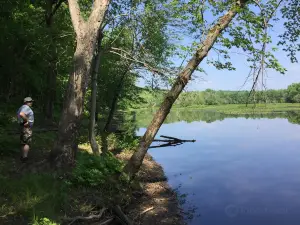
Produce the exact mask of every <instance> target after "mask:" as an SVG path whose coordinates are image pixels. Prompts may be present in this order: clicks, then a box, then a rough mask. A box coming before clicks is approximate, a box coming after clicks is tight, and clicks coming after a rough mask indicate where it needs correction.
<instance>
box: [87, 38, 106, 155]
mask: <svg viewBox="0 0 300 225" xmlns="http://www.w3.org/2000/svg"><path fill="white" fill-rule="evenodd" d="M102 38H103V35H102V34H101V32H100V33H99V37H98V51H97V55H96V57H95V62H94V71H93V74H92V96H91V111H90V124H89V125H90V126H89V141H90V144H91V147H92V151H93V153H94V154H95V155H100V152H99V147H98V143H97V141H96V138H95V124H96V116H98V115H96V107H97V77H98V73H99V67H100V58H101V54H100V51H101V42H102Z"/></svg>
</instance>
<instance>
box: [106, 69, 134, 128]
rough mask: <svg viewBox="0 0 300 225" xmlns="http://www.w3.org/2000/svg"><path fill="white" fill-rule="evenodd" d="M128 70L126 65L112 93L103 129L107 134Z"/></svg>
mask: <svg viewBox="0 0 300 225" xmlns="http://www.w3.org/2000/svg"><path fill="white" fill-rule="evenodd" d="M129 70H130V65H128V66H127V68H126V70H125V71H124V72H123V74H122V76H121V79H120V81H119V84H118V86H117V88H116V91H115V93H114V97H113V100H112V103H111V107H110V111H109V115H108V119H107V121H106V124H105V127H104V131H105V132H109V129H110V127H111V123H112V120H113V117H114V114H115V111H116V108H117V102H118V99H119V96H120V93H121V91H122V87H123V83H124V80H125V77H126V74H127V73H128V71H129Z"/></svg>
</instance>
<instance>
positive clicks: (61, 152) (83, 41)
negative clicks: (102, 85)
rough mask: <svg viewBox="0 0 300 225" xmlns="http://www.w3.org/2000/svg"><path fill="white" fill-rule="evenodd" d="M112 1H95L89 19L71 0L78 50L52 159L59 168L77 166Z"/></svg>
mask: <svg viewBox="0 0 300 225" xmlns="http://www.w3.org/2000/svg"><path fill="white" fill-rule="evenodd" d="M109 2H110V0H95V1H94V4H93V5H94V7H93V10H92V12H91V15H90V17H89V19H88V21H86V22H85V21H84V20H83V19H82V17H81V15H80V9H79V5H78V2H77V1H76V0H68V7H69V11H70V14H71V19H72V23H73V27H74V30H75V32H76V42H77V46H76V51H75V54H74V57H73V63H72V65H73V66H72V69H71V72H70V76H69V80H68V86H67V89H66V93H65V97H64V105H63V112H62V115H61V119H60V123H59V127H58V137H57V140H56V141H55V143H54V147H53V149H52V151H51V154H50V161H51V162H55V165H56V166H57V167H69V166H73V165H74V160H75V155H76V152H77V137H78V132H79V127H80V123H81V117H82V112H83V105H84V97H85V93H86V89H87V84H88V79H89V76H90V74H91V67H92V61H93V55H94V52H95V49H96V45H97V37H98V33H99V31H100V28H101V25H102V22H103V19H104V16H105V13H106V10H107V8H108V4H109Z"/></svg>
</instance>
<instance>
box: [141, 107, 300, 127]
mask: <svg viewBox="0 0 300 225" xmlns="http://www.w3.org/2000/svg"><path fill="white" fill-rule="evenodd" d="M154 113H155V111H151V110H141V111H139V112H138V113H137V123H138V125H139V126H140V127H146V126H147V125H148V124H149V123H150V120H151V117H152V116H153V114H154ZM238 117H245V118H270V119H272V118H287V119H288V121H289V122H291V123H295V124H300V104H268V105H265V104H257V105H248V107H246V105H219V106H206V107H194V108H193V107H189V108H184V109H183V108H177V109H176V108H175V109H174V110H172V111H171V112H170V113H169V115H168V117H167V119H166V120H165V122H164V123H165V124H168V123H175V122H178V121H185V122H187V123H192V122H194V121H203V122H206V123H212V122H215V121H222V120H224V119H225V118H238Z"/></svg>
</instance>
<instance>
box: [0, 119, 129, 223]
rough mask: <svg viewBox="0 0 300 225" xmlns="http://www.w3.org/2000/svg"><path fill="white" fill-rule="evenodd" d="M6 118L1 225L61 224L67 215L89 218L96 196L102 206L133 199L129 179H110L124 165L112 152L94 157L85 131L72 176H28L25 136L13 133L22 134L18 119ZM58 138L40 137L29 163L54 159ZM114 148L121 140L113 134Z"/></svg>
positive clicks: (0, 137)
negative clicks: (24, 168)
mask: <svg viewBox="0 0 300 225" xmlns="http://www.w3.org/2000/svg"><path fill="white" fill-rule="evenodd" d="M0 117H1V118H0V122H2V123H1V124H0V184H1V185H0V224H33V225H58V224H60V221H61V218H62V217H63V216H64V215H71V216H72V215H87V214H88V213H89V212H90V211H91V209H92V208H95V204H96V203H95V197H94V196H97V198H98V199H100V202H99V201H97V205H98V207H99V205H101V204H102V205H109V204H111V202H114V201H118V203H119V204H120V205H121V204H122V203H124V202H125V201H128V196H129V195H128V193H127V192H126V191H127V190H126V188H125V185H126V181H124V182H123V183H122V182H121V183H120V182H119V183H117V184H116V183H113V182H112V181H111V180H110V178H111V177H112V176H113V175H114V174H115V173H117V172H119V171H121V169H122V167H123V164H122V162H121V161H120V160H118V159H116V158H115V157H114V156H113V155H112V154H108V155H107V156H103V157H95V156H94V155H92V154H91V152H92V151H91V149H90V146H89V144H88V143H87V137H86V134H87V132H86V130H85V129H86V128H85V127H83V130H82V132H81V133H82V135H83V136H82V137H80V138H79V140H80V145H79V152H78V155H77V164H76V167H75V168H74V169H73V171H72V172H71V173H70V174H68V175H67V176H65V175H64V174H61V173H58V172H55V173H53V172H50V171H49V172H47V171H43V172H40V173H38V172H37V171H34V170H33V171H32V170H30V171H27V172H23V171H22V170H20V168H22V164H21V163H20V161H19V156H20V153H19V151H20V150H19V148H20V146H19V135H18V134H9V132H7V131H14V130H15V131H17V128H18V125H17V124H16V121H14V116H13V115H11V116H10V115H9V114H1V115H0ZM37 118H38V117H37ZM38 124H39V121H38V120H37V125H38ZM37 125H36V126H37ZM55 138H56V134H55V132H43V133H38V132H37V133H34V136H33V142H32V149H31V150H30V153H29V156H30V160H29V165H32V164H34V162H39V161H41V160H43V159H45V158H46V157H47V156H48V153H49V151H50V150H51V148H52V146H53V141H54V140H55ZM99 139H101V138H99ZM99 142H100V141H99ZM108 144H109V145H110V146H116V145H118V144H119V143H118V141H116V137H114V136H109V138H108Z"/></svg>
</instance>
